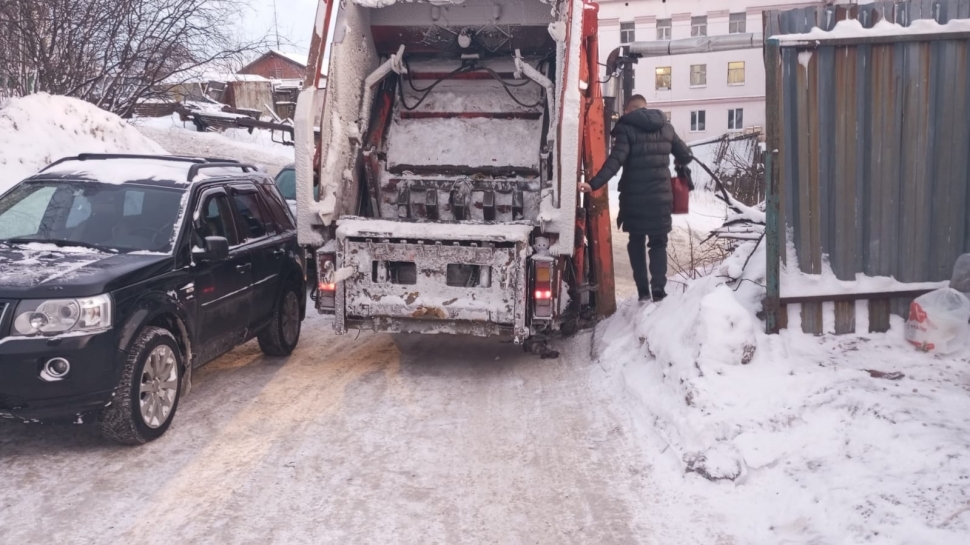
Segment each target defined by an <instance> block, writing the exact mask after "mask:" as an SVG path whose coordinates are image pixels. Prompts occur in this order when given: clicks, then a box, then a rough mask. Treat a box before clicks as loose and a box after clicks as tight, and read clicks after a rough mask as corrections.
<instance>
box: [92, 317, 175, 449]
mask: <svg viewBox="0 0 970 545" xmlns="http://www.w3.org/2000/svg"><path fill="white" fill-rule="evenodd" d="M173 383H174V384H173ZM181 394H182V354H181V351H180V350H179V346H178V343H177V342H176V340H175V337H174V336H172V334H171V333H170V332H168V331H166V330H164V329H162V328H159V327H148V328H145V329H144V330H143V331H142V332H141V333H140V334H139V335H138V338H137V339H136V340H135V343H134V344H133V345H132V347H131V350H130V351H129V352H128V358H127V360H126V361H125V367H124V369H123V370H122V373H121V380H120V381H119V383H118V386H117V387H116V388H115V392H114V397H113V398H112V402H111V404H110V405H108V406H107V407H105V408H104V409H102V410H101V415H100V416H99V418H98V426H99V427H100V428H101V433H102V434H103V435H104V436H105V437H107V438H109V439H113V440H115V441H117V442H119V443H123V444H126V445H140V444H143V443H147V442H149V441H152V440H155V439H158V438H159V437H161V436H162V434H164V433H165V431H166V430H167V429H168V427H169V426H170V425H171V424H172V419H173V418H174V417H175V411H176V410H177V409H178V403H179V398H180V397H181Z"/></svg>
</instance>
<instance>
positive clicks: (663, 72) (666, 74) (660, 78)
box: [657, 66, 670, 91]
mask: <svg viewBox="0 0 970 545" xmlns="http://www.w3.org/2000/svg"><path fill="white" fill-rule="evenodd" d="M657 90H658V91H669V90H670V67H669V66H658V67H657Z"/></svg>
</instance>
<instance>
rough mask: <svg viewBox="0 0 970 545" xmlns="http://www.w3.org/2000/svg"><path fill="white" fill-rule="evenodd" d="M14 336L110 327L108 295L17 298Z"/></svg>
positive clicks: (109, 300)
mask: <svg viewBox="0 0 970 545" xmlns="http://www.w3.org/2000/svg"><path fill="white" fill-rule="evenodd" d="M14 315H15V316H16V318H15V319H14V322H13V331H14V333H16V334H17V335H24V336H27V335H56V334H58V333H68V332H75V331H101V330H104V329H108V328H110V327H111V297H110V296H109V295H107V294H105V295H97V296H95V297H83V298H79V299H49V300H28V301H21V302H20V304H19V305H17V311H16V313H15V314H14Z"/></svg>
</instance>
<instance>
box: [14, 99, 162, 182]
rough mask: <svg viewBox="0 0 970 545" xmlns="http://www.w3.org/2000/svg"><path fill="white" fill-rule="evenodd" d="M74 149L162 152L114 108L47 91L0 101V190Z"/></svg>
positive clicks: (69, 154)
mask: <svg viewBox="0 0 970 545" xmlns="http://www.w3.org/2000/svg"><path fill="white" fill-rule="evenodd" d="M79 153H139V154H164V153H165V150H164V149H163V148H162V147H161V146H159V145H158V144H156V143H155V142H153V141H151V140H150V139H148V138H146V137H144V136H142V135H141V134H140V133H139V132H138V131H137V130H136V129H134V128H132V127H131V126H129V125H128V124H127V123H125V121H124V120H122V119H121V118H120V117H118V116H116V115H115V114H112V113H109V112H106V111H104V110H101V109H100V108H98V107H96V106H94V105H92V104H89V103H87V102H84V101H81V100H77V99H74V98H68V97H63V96H52V95H48V94H46V93H39V94H35V95H30V96H26V97H23V98H13V99H10V100H8V101H6V102H4V103H3V105H2V106H0V165H2V167H3V178H2V179H0V192H2V191H6V190H7V189H9V188H10V187H12V186H13V185H14V184H16V183H17V182H19V181H20V180H22V179H24V178H26V177H28V176H31V175H33V174H35V173H36V172H37V171H39V170H40V169H42V168H44V167H45V166H47V165H48V164H50V163H51V162H53V161H55V160H57V159H60V158H61V157H66V156H71V155H77V154H79Z"/></svg>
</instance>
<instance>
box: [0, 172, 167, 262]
mask: <svg viewBox="0 0 970 545" xmlns="http://www.w3.org/2000/svg"><path fill="white" fill-rule="evenodd" d="M183 193H184V192H183V190H181V189H176V188H171V189H169V188H162V187H151V186H143V185H137V184H121V185H115V184H102V183H97V182H77V181H50V182H47V181H43V182H24V183H22V184H20V185H19V186H17V187H16V188H14V189H13V190H12V191H11V192H9V193H7V194H6V195H4V196H3V197H2V198H0V241H4V240H7V241H17V242H51V243H56V244H64V245H70V244H76V245H78V246H88V247H94V248H104V249H112V250H118V251H122V252H132V251H148V252H166V253H167V252H170V251H171V249H172V244H173V242H174V241H173V240H172V239H173V238H174V237H173V234H174V233H175V223H176V222H177V221H178V218H179V210H180V208H181V203H182V195H183Z"/></svg>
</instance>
